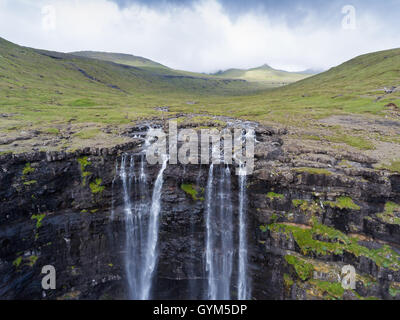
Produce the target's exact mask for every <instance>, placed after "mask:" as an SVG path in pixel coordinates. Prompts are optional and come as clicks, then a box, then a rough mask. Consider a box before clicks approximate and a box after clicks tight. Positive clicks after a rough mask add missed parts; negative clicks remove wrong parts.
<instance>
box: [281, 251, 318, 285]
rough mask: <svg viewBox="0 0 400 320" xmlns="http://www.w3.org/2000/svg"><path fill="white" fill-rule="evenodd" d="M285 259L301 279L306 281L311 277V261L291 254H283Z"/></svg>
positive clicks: (312, 267) (312, 269) (312, 268)
mask: <svg viewBox="0 0 400 320" xmlns="http://www.w3.org/2000/svg"><path fill="white" fill-rule="evenodd" d="M285 260H286V262H287V263H288V264H290V265H292V266H293V267H294V269H295V271H296V273H297V275H298V276H299V278H300V279H301V280H303V281H306V280H308V279H311V278H312V276H313V272H314V266H313V265H312V264H311V263H308V262H306V261H305V260H303V259H300V258H298V257H295V256H292V255H287V256H285Z"/></svg>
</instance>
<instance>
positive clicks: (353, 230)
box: [0, 39, 400, 300]
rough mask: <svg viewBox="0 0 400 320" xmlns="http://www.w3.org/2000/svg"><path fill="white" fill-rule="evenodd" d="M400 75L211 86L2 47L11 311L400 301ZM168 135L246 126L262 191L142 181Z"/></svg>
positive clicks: (376, 60) (387, 61)
mask: <svg viewBox="0 0 400 320" xmlns="http://www.w3.org/2000/svg"><path fill="white" fill-rule="evenodd" d="M399 66H400V49H393V50H387V51H382V52H375V53H370V54H366V55H362V56H359V57H355V58H354V59H352V60H350V61H348V62H345V63H344V64H342V65H339V66H337V67H334V68H332V69H330V70H328V71H326V72H323V73H320V74H317V75H306V76H305V75H304V74H302V75H301V74H300V75H299V74H292V73H286V72H282V71H277V70H274V69H272V68H270V67H269V66H267V65H266V66H262V67H260V68H255V69H252V70H235V69H231V70H228V71H225V72H220V73H218V74H214V75H210V74H208V75H206V74H196V73H191V72H185V71H178V70H173V69H170V68H168V67H166V66H163V65H161V64H158V63H156V62H153V61H151V60H148V59H145V58H141V57H136V56H128V55H120V54H111V53H100V52H75V53H58V52H49V51H43V50H37V49H31V48H27V47H22V46H18V45H16V44H13V43H11V42H8V41H7V40H4V39H0V163H1V171H0V186H1V187H0V200H1V202H0V243H1V249H0V274H1V276H0V298H1V299H60V300H69V299H104V300H113V299H181V300H185V299H193V300H197V299H210V300H214V299H217V300H218V299H224V300H230V299H240V300H247V299H252V300H266V299H271V300H336V299H348V300H364V299H386V300H394V299H400V271H399V270H400V260H399V258H400V238H399V228H400V200H399V199H400V140H399V133H400V109H399V106H400V73H399ZM289 82H293V83H290V84H288V83H289ZM283 84H285V85H283ZM385 88H392V90H389V91H390V92H389V91H388V90H387V89H385ZM169 120H176V121H177V124H178V129H194V130H197V131H199V130H202V129H228V130H233V129H234V128H236V129H241V130H243V131H245V130H246V129H248V128H249V124H251V126H252V127H254V130H255V141H256V144H255V155H254V156H255V168H254V169H255V171H254V173H253V174H252V175H250V176H248V177H246V179H241V178H240V177H239V176H237V175H235V173H234V172H235V169H236V168H237V166H238V165H240V164H238V163H233V164H232V165H231V164H229V165H228V164H223V163H222V164H218V165H215V166H214V165H213V164H211V165H200V164H198V165H193V164H188V165H182V164H178V165H167V163H165V164H158V165H157V164H155V165H150V164H148V163H146V161H144V160H143V154H144V151H145V148H146V146H148V144H149V143H148V142H147V141H146V138H145V137H146V133H147V132H148V131H149V130H151V128H162V129H163V130H164V131H165V132H168V129H169V128H168V121H169ZM155 213H156V214H155ZM141 217H142V218H143V220H140V221H139V220H136V219H140V218H141ZM152 219H156V220H152ZM138 244H140V245H138ZM48 264H50V265H54V266H55V268H56V269H57V274H58V276H57V277H58V278H57V284H58V287H57V290H55V291H47V292H44V291H43V290H42V288H41V285H40V281H41V274H40V270H41V267H42V266H43V265H48ZM345 265H351V266H354V268H355V270H356V274H357V276H356V287H355V289H350V290H345V289H344V288H343V287H342V286H341V283H340V281H338V279H341V270H342V268H343V267H344V266H345ZM139 266H140V268H139ZM142 270H145V271H146V270H147V271H146V272H147V273H146V272H145V273H142ZM210 270H212V272H211V271H210ZM211 273H212V275H210V274H211ZM141 279H142V280H141ZM143 279H144V280H143ZM139 282H140V285H139V284H138V283H139Z"/></svg>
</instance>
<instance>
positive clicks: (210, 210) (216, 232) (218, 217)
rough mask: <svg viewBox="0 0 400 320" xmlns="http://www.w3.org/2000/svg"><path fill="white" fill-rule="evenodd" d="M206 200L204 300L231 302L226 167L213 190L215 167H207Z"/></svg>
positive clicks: (228, 174)
mask: <svg viewBox="0 0 400 320" xmlns="http://www.w3.org/2000/svg"><path fill="white" fill-rule="evenodd" d="M217 190H218V192H216V191H217ZM206 197H207V198H206V272H207V281H208V292H207V298H208V299H210V300H230V299H231V278H232V269H233V253H234V247H233V221H232V218H233V216H232V193H231V171H230V169H229V167H226V168H225V167H224V166H221V168H220V176H219V180H218V186H215V188H214V165H213V164H211V165H210V169H209V174H208V182H207V196H206Z"/></svg>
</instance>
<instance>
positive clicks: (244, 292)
mask: <svg viewBox="0 0 400 320" xmlns="http://www.w3.org/2000/svg"><path fill="white" fill-rule="evenodd" d="M241 170H243V167H241ZM242 173H243V172H242ZM246 181H247V178H246V175H244V174H243V175H239V271H238V284H237V287H238V300H247V299H248V298H249V288H248V279H247V234H246V225H247V224H246V201H247V195H246Z"/></svg>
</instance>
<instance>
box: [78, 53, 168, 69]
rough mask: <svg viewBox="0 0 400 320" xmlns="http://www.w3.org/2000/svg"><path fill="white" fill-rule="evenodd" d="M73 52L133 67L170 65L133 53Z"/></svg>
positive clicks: (81, 55)
mask: <svg viewBox="0 0 400 320" xmlns="http://www.w3.org/2000/svg"><path fill="white" fill-rule="evenodd" d="M71 54H72V55H75V56H79V57H84V58H92V59H98V60H103V61H110V62H114V63H118V64H124V65H127V66H132V67H139V68H162V69H169V68H168V67H166V66H163V65H162V64H160V63H157V62H154V61H152V60H150V59H146V58H143V57H138V56H134V55H131V54H122V53H109V52H97V51H79V52H71Z"/></svg>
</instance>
